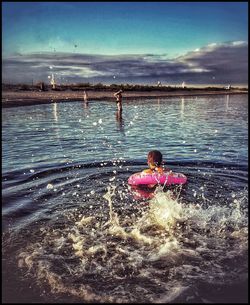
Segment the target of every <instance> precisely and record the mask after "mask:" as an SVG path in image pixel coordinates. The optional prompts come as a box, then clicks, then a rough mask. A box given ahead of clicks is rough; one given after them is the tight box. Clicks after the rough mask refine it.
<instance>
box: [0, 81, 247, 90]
mask: <svg viewBox="0 0 250 305" xmlns="http://www.w3.org/2000/svg"><path fill="white" fill-rule="evenodd" d="M2 89H3V90H14V91H48V90H55V91H66V90H72V91H84V90H88V91H90V90H94V91H98V90H105V91H115V90H120V89H123V90H124V91H155V90H157V91H164V92H171V91H177V90H178V91H191V90H192V91H194V90H209V91H210V90H213V91H221V90H227V89H225V88H222V87H211V86H208V87H204V88H197V87H185V88H182V87H181V86H176V85H173V86H161V87H159V86H157V85H139V84H111V85H104V84H102V83H97V84H91V83H89V82H87V83H77V84H61V85H59V84H57V85H56V88H55V89H52V86H51V85H50V84H46V83H44V82H37V83H36V84H34V85H27V84H2ZM231 89H241V90H246V91H247V90H248V88H238V87H233V88H232V87H231Z"/></svg>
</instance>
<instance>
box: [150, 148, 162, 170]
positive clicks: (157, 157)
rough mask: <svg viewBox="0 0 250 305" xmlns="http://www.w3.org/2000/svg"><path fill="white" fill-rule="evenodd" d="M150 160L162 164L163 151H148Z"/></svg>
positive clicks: (156, 164)
mask: <svg viewBox="0 0 250 305" xmlns="http://www.w3.org/2000/svg"><path fill="white" fill-rule="evenodd" d="M148 161H149V162H150V163H152V164H154V165H155V166H160V165H161V163H162V153H161V152H160V151H159V150H151V151H150V152H149V153H148Z"/></svg>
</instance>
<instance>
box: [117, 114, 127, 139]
mask: <svg viewBox="0 0 250 305" xmlns="http://www.w3.org/2000/svg"><path fill="white" fill-rule="evenodd" d="M115 117H116V121H117V126H118V128H119V130H120V131H121V132H122V133H123V134H124V135H125V133H124V120H123V117H122V111H119V110H117V111H116V114H115Z"/></svg>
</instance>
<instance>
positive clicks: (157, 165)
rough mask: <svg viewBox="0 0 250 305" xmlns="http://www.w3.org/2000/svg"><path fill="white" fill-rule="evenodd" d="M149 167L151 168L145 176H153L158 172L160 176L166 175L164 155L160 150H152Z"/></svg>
mask: <svg viewBox="0 0 250 305" xmlns="http://www.w3.org/2000/svg"><path fill="white" fill-rule="evenodd" d="M148 166H149V168H148V169H145V170H144V171H143V173H145V174H153V173H154V172H158V173H159V174H163V173H164V169H163V165H162V153H161V152H160V151H159V150H151V151H150V152H149V153H148ZM165 171H166V169H165Z"/></svg>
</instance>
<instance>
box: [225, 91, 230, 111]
mask: <svg viewBox="0 0 250 305" xmlns="http://www.w3.org/2000/svg"><path fill="white" fill-rule="evenodd" d="M225 99H226V112H227V111H228V105H229V99H230V96H229V94H227V95H226V96H225Z"/></svg>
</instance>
